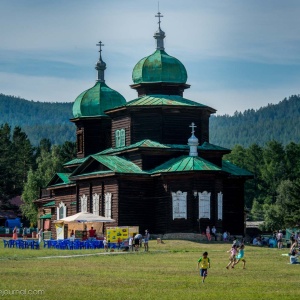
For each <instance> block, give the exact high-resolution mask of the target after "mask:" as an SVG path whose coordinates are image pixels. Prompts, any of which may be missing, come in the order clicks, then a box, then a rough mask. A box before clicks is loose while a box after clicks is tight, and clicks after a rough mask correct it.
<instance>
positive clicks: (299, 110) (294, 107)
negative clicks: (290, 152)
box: [210, 95, 300, 148]
mask: <svg viewBox="0 0 300 300" xmlns="http://www.w3.org/2000/svg"><path fill="white" fill-rule="evenodd" d="M270 140H276V141H278V142H281V143H282V144H283V145H286V144H288V143H289V142H295V143H299V142H300V95H297V96H296V95H294V96H290V97H289V98H288V99H287V98H285V99H284V100H282V101H281V102H279V103H278V104H269V105H268V106H266V107H262V108H260V109H258V110H253V109H249V110H246V111H244V112H243V113H241V112H236V113H235V114H234V115H233V116H228V115H224V116H212V117H211V118H210V142H211V143H212V144H216V145H220V146H223V147H227V148H232V147H233V146H234V145H236V144H240V145H242V146H244V147H248V146H250V145H251V144H254V143H256V144H258V145H260V146H264V145H265V143H266V142H268V141H270Z"/></svg>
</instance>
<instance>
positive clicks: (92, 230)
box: [89, 226, 96, 238]
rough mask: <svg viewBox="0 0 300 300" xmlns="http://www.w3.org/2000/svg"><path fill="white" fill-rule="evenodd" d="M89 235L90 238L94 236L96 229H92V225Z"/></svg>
mask: <svg viewBox="0 0 300 300" xmlns="http://www.w3.org/2000/svg"><path fill="white" fill-rule="evenodd" d="M89 237H90V238H94V237H96V230H95V229H94V227H93V226H92V227H91V229H90V230H89Z"/></svg>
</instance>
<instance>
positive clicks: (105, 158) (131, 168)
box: [71, 154, 147, 177]
mask: <svg viewBox="0 0 300 300" xmlns="http://www.w3.org/2000/svg"><path fill="white" fill-rule="evenodd" d="M95 162H98V163H99V164H100V165H102V168H100V167H99V168H97V167H96V168H94V170H93V171H91V170H90V171H88V172H85V171H86V170H87V169H88V167H89V166H91V164H92V163H95ZM103 167H104V168H103ZM113 173H123V174H147V172H144V171H142V170H141V168H140V167H138V166H137V165H136V164H134V163H133V162H131V161H128V160H126V159H124V158H121V157H118V156H115V155H101V154H95V155H91V156H89V158H88V159H87V160H86V161H85V162H83V163H82V165H80V166H79V167H78V168H77V169H76V170H75V171H74V172H73V173H72V175H71V177H76V176H87V175H100V174H113Z"/></svg>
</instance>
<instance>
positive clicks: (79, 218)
mask: <svg viewBox="0 0 300 300" xmlns="http://www.w3.org/2000/svg"><path fill="white" fill-rule="evenodd" d="M62 221H63V222H65V223H68V222H69V223H71V222H84V223H86V222H95V223H96V222H102V223H110V222H115V220H113V219H110V218H106V217H103V216H96V215H94V214H92V213H89V212H79V213H77V214H75V215H72V216H69V217H66V218H62V219H60V220H57V222H62Z"/></svg>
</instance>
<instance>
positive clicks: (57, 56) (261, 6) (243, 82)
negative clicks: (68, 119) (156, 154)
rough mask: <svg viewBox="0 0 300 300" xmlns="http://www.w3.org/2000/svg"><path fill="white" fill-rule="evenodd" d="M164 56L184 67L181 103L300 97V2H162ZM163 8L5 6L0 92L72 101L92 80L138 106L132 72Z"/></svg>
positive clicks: (113, 0) (92, 1)
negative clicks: (99, 68)
mask: <svg viewBox="0 0 300 300" xmlns="http://www.w3.org/2000/svg"><path fill="white" fill-rule="evenodd" d="M159 5H160V11H161V12H162V14H163V15H164V17H163V18H162V23H161V27H162V29H163V30H164V31H165V33H166V39H165V50H166V52H167V53H168V54H170V55H172V56H175V57H176V58H178V59H179V60H180V61H181V62H182V63H183V64H184V65H185V67H186V69H187V72H188V82H187V83H189V84H191V88H190V89H188V90H186V92H185V93H184V96H185V98H188V99H191V100H194V101H198V102H200V103H202V104H206V105H209V106H211V107H213V108H215V109H217V113H218V114H225V113H226V114H233V113H234V112H235V111H244V110H246V109H251V108H254V109H258V108H260V107H261V106H266V105H267V104H268V103H278V102H279V101H281V100H282V99H283V98H285V97H288V96H290V95H293V94H299V82H300V34H299V28H300V18H299V15H300V1H296V0H285V1H282V0H264V1H261V0H251V1H248V0H226V1H225V0H214V1H211V0H184V1H181V0H177V1H174V0H160V1H159ZM157 6H158V1H156V0H155V1H154V0H101V1H100V0H88V1H83V0H80V1H79V0H52V1H40V0H26V1H19V0H0V28H1V30H0V40H1V43H0V93H4V94H8V95H14V96H19V97H22V98H25V99H28V100H34V101H47V102H73V101H74V100H75V98H76V97H77V96H78V95H79V94H80V93H81V92H82V91H83V90H86V89H88V88H90V87H92V86H93V84H94V82H95V80H96V71H95V69H94V67H95V63H96V61H97V60H98V52H97V51H98V49H97V47H96V43H97V42H98V41H99V40H101V41H103V43H104V44H105V46H104V48H103V52H102V54H103V60H104V61H105V62H106V64H107V70H106V72H105V79H106V83H107V85H108V86H110V87H111V88H113V89H115V90H117V91H119V92H120V93H121V94H122V95H123V96H124V97H125V98H126V100H127V101H129V100H132V99H134V98H136V95H137V94H136V92H135V91H134V90H132V89H131V88H130V87H129V85H130V84H132V79H131V73H132V70H133V67H134V66H135V64H136V63H137V62H138V61H139V60H140V59H141V58H143V57H145V56H147V55H150V54H151V53H152V52H154V50H155V41H154V38H153V34H154V32H155V31H156V30H157V18H155V17H154V15H155V14H156V12H157Z"/></svg>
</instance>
